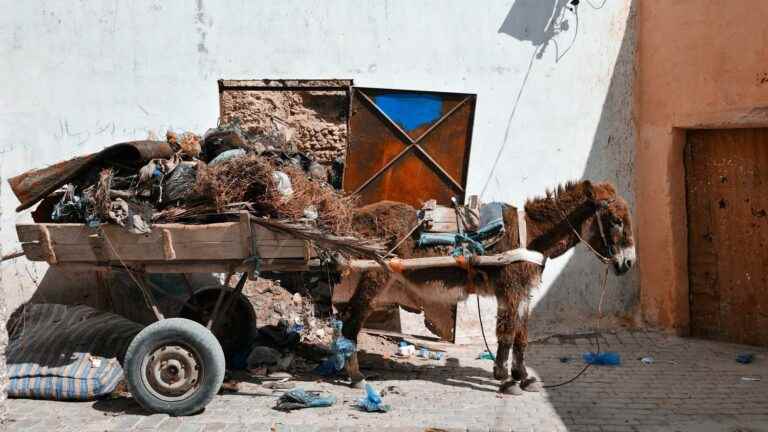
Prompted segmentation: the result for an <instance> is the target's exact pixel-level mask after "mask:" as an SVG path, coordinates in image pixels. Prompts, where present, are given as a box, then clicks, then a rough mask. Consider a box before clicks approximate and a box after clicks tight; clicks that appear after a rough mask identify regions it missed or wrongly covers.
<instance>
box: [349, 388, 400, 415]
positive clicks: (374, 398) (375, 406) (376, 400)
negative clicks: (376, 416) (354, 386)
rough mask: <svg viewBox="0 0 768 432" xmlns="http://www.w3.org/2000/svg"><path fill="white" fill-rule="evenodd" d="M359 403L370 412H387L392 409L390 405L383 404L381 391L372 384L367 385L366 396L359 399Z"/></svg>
mask: <svg viewBox="0 0 768 432" xmlns="http://www.w3.org/2000/svg"><path fill="white" fill-rule="evenodd" d="M357 405H358V406H359V407H360V408H361V409H363V410H365V411H368V412H387V411H389V410H391V409H392V407H390V406H389V405H385V404H382V399H381V396H380V395H379V392H377V391H376V390H375V389H374V388H373V386H371V385H370V384H366V385H365V397H364V398H362V399H360V400H359V401H357Z"/></svg>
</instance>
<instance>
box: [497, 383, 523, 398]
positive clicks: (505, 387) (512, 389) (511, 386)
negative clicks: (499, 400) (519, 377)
mask: <svg viewBox="0 0 768 432" xmlns="http://www.w3.org/2000/svg"><path fill="white" fill-rule="evenodd" d="M499 393H504V394H508V395H513V396H520V395H521V394H523V390H521V389H520V383H518V382H517V381H512V380H508V381H504V382H503V383H501V386H499Z"/></svg>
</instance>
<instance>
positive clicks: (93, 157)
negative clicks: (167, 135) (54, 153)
mask: <svg viewBox="0 0 768 432" xmlns="http://www.w3.org/2000/svg"><path fill="white" fill-rule="evenodd" d="M172 155H173V150H172V149H171V147H170V146H169V145H168V143H166V142H165V141H146V140H145V141H130V142H125V143H120V144H115V145H112V146H109V147H107V148H105V149H104V150H102V151H100V152H98V153H93V154H90V155H86V156H79V157H76V158H73V159H70V160H68V161H64V162H59V163H57V164H54V165H51V166H49V167H47V168H42V169H35V170H31V171H27V172H25V173H23V174H20V175H18V176H16V177H12V178H10V179H8V183H9V184H10V185H11V190H13V193H14V194H15V195H16V197H17V198H18V199H19V201H21V205H19V206H18V207H17V208H16V211H21V210H24V209H26V208H29V207H31V206H33V205H35V203H37V202H38V201H40V200H41V199H43V198H45V197H46V196H47V195H48V194H50V193H51V192H53V191H55V190H56V189H58V188H60V187H61V186H63V185H65V184H67V183H69V182H71V181H72V180H73V179H75V178H77V177H78V176H79V175H81V174H83V173H84V172H86V171H88V170H89V169H90V168H92V167H94V166H98V165H104V166H113V165H114V166H130V167H132V168H139V167H141V166H142V165H144V164H145V163H146V162H147V161H149V160H150V159H156V158H168V157H171V156H172Z"/></svg>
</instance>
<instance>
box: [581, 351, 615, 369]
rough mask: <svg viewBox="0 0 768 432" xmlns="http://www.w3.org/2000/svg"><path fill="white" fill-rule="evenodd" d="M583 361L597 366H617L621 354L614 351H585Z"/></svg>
mask: <svg viewBox="0 0 768 432" xmlns="http://www.w3.org/2000/svg"><path fill="white" fill-rule="evenodd" d="M582 357H583V359H584V363H587V364H591V365H598V366H617V365H620V364H621V356H619V353H617V352H614V351H606V352H600V353H593V352H586V353H584V354H583V356H582Z"/></svg>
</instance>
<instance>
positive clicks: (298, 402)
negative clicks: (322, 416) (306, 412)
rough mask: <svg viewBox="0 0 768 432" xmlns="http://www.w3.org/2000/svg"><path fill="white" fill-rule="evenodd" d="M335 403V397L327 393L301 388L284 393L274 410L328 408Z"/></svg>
mask: <svg viewBox="0 0 768 432" xmlns="http://www.w3.org/2000/svg"><path fill="white" fill-rule="evenodd" d="M335 403H336V396H334V395H332V394H327V393H321V392H315V391H306V390H304V389H302V388H301V387H299V388H295V389H293V390H289V391H287V392H285V394H283V395H282V396H280V399H278V400H277V405H275V409H276V410H278V411H293V410H296V409H302V408H320V407H329V406H331V405H333V404H335Z"/></svg>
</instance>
